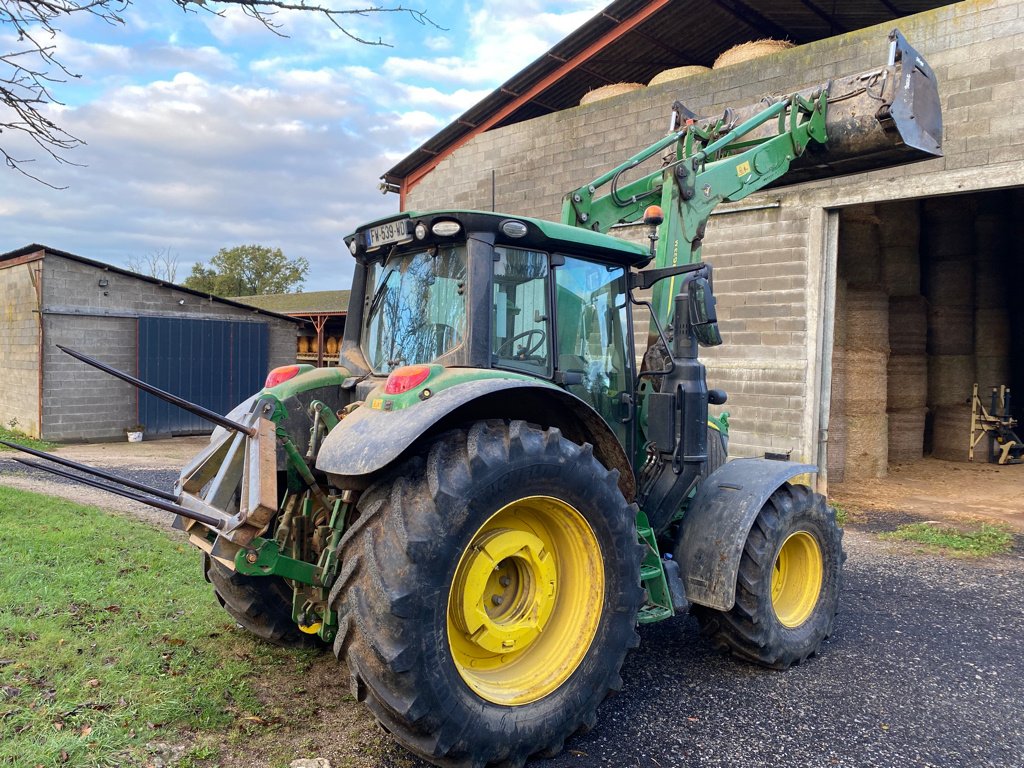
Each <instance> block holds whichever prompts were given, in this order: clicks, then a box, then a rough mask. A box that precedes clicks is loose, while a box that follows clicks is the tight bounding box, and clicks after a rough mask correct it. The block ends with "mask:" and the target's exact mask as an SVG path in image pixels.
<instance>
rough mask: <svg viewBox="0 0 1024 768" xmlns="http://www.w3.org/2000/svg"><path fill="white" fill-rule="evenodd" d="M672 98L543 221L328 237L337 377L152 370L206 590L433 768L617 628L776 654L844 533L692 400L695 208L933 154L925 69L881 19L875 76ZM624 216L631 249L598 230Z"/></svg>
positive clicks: (560, 677)
mask: <svg viewBox="0 0 1024 768" xmlns="http://www.w3.org/2000/svg"><path fill="white" fill-rule="evenodd" d="M673 115H674V125H673V129H672V132H671V133H670V134H669V135H668V136H666V137H665V138H663V139H661V140H660V141H658V142H656V143H655V144H653V145H652V146H651V147H649V148H648V149H647V150H645V151H644V152H642V153H640V154H638V155H637V156H636V157H633V158H630V159H629V160H627V161H626V162H625V163H623V164H622V165H620V166H619V167H618V168H616V169H614V170H612V171H610V172H609V173H607V174H604V175H603V176H601V177H600V178H598V179H595V180H594V181H593V182H591V183H590V184H587V185H585V186H583V187H581V188H579V189H577V190H574V191H573V192H571V193H569V194H568V195H567V196H566V198H565V204H564V210H563V216H562V221H561V222H559V223H553V222H549V221H541V220H537V219H533V218H528V217H524V216H512V215H503V214H500V213H490V212H479V211H460V210H443V211H432V212H426V213H413V212H405V213H402V214H399V215H396V216H391V217H389V218H387V219H386V220H383V221H378V222H374V223H372V224H369V225H367V226H365V227H361V228H360V229H358V230H357V231H356V232H355V233H354V234H352V235H351V236H350V237H348V238H346V243H347V245H348V248H349V250H350V252H351V254H352V257H353V258H354V260H355V276H354V279H353V283H352V294H351V304H350V308H349V316H348V322H347V326H346V332H345V338H344V343H343V346H342V348H341V351H340V365H339V367H336V368H329V369H313V368H312V367H310V366H286V367H284V368H280V369H276V370H275V371H273V372H272V373H271V376H270V378H269V379H268V381H267V386H266V388H265V389H264V390H262V391H261V392H259V393H257V394H256V395H254V396H253V397H252V398H250V399H249V400H248V401H246V402H245V403H243V404H242V405H240V406H239V407H238V408H236V409H235V410H234V411H233V412H232V413H231V414H228V415H227V416H226V417H225V416H220V415H218V414H210V413H209V412H205V411H203V409H200V408H198V407H197V406H193V405H191V404H188V403H184V401H178V400H177V399H176V398H173V396H171V395H168V394H167V393H160V392H159V391H158V390H157V391H155V393H157V394H159V396H162V397H165V398H168V399H172V402H178V404H179V405H182V406H183V407H187V408H190V409H191V410H194V411H195V412H201V413H203V414H204V415H206V416H207V417H208V418H210V419H211V420H214V421H216V423H217V424H218V425H219V426H218V428H217V429H216V430H215V432H214V434H213V436H212V438H211V441H210V444H209V446H208V447H207V448H206V449H205V450H204V451H203V452H202V453H201V454H200V455H199V456H197V457H196V458H195V459H194V460H193V461H192V462H191V463H190V464H189V465H188V466H187V467H185V469H184V470H183V472H182V474H181V478H180V480H179V482H178V484H177V487H176V489H175V491H176V492H175V493H174V494H172V495H168V497H167V498H161V499H153V498H152V495H153V494H152V492H150V494H149V496H143V498H144V499H145V500H147V501H148V502H149V503H153V504H156V505H158V506H161V507H162V508H164V509H168V510H170V511H172V512H175V513H176V515H177V517H176V522H177V524H178V526H179V527H181V528H183V529H184V530H186V531H187V532H188V534H189V536H190V538H191V541H192V542H193V543H194V544H196V545H197V546H198V547H200V548H201V549H202V550H203V559H204V570H205V575H206V577H207V579H208V580H209V581H210V582H211V583H212V585H213V588H214V590H215V592H216V594H217V597H218V598H219V600H220V601H221V603H222V604H223V605H224V607H225V609H226V610H227V611H228V612H229V613H230V614H231V615H232V616H233V617H234V618H235V619H236V620H237V621H238V623H239V624H240V625H242V626H243V627H245V628H246V629H248V630H249V631H250V632H252V633H253V634H255V635H257V636H259V637H261V638H264V639H266V640H268V641H270V642H273V643H278V644H282V645H316V644H323V645H330V646H331V647H332V648H333V651H334V653H335V654H337V656H338V659H339V660H340V661H341V662H342V663H343V664H345V665H346V666H347V668H348V670H349V672H350V675H351V681H352V689H353V692H354V695H355V696H356V698H358V700H360V701H362V702H364V703H365V704H366V705H367V706H368V707H369V708H370V709H371V710H372V712H373V713H374V715H375V716H376V717H377V718H378V720H379V721H380V723H381V724H382V725H383V726H384V727H385V728H386V729H387V730H388V731H390V732H391V733H392V734H393V735H394V737H395V738H396V739H397V740H398V741H399V742H401V743H402V744H403V745H405V746H406V747H407V748H408V749H409V750H410V751H412V752H414V753H416V754H418V755H421V756H422V757H424V758H425V759H427V760H429V761H432V762H434V763H436V764H438V765H459V766H462V765H472V766H485V765H491V764H500V765H509V766H518V765H522V764H523V763H524V762H525V761H526V760H527V758H529V757H531V756H550V755H554V754H556V753H557V752H559V751H560V750H561V749H562V747H563V744H564V742H565V740H566V738H568V737H569V736H571V735H572V734H574V733H576V732H578V731H581V730H585V729H587V728H590V727H591V726H592V725H593V724H594V721H595V712H596V710H597V707H598V706H599V705H600V704H601V702H602V701H603V700H604V699H605V697H606V696H607V695H608V693H609V692H610V691H614V690H616V689H618V688H619V687H620V686H621V685H622V678H621V677H620V668H621V666H622V663H623V660H624V658H625V656H626V654H627V653H628V652H629V650H630V649H632V648H636V647H637V645H638V644H639V635H638V634H637V625H638V623H639V624H644V623H649V622H656V621H662V620H664V619H668V618H670V617H672V616H674V615H676V614H677V613H681V612H686V611H688V610H689V611H690V612H691V613H692V614H693V615H694V616H695V617H696V619H697V621H698V622H699V623H700V626H701V629H702V631H703V633H704V634H705V635H706V636H707V637H708V638H709V640H710V641H711V643H713V644H714V645H715V646H716V647H718V648H720V649H722V650H724V651H728V652H730V653H732V654H733V655H735V656H737V657H739V658H741V659H744V660H747V661H750V662H754V663H756V664H760V665H763V666H766V667H770V668H773V669H784V668H786V667H789V666H791V665H792V664H796V663H799V662H802V661H804V660H805V659H807V658H808V657H809V656H811V655H812V654H814V653H815V652H816V651H818V650H819V648H820V647H821V644H822V642H823V641H824V640H825V639H826V638H827V637H828V636H829V634H830V632H831V631H832V626H833V620H834V616H835V614H836V610H837V605H838V601H839V593H840V585H841V579H842V566H843V560H844V554H843V550H842V546H841V531H840V529H839V528H838V527H837V525H836V522H835V517H834V514H833V512H832V510H831V509H830V507H829V506H828V505H827V504H826V502H825V499H824V498H823V497H822V496H821V495H819V494H817V493H815V492H814V491H813V490H812V489H811V488H810V487H808V486H807V485H804V484H799V483H797V482H795V479H796V478H800V477H803V478H806V477H808V476H810V475H812V474H813V473H815V472H816V471H817V468H816V467H815V466H813V465H808V464H801V463H796V462H789V461H777V460H770V459H766V458H744V459H736V460H733V461H728V462H727V461H726V454H727V445H728V419H727V415H726V414H724V413H723V414H722V415H721V416H718V417H714V416H709V404H711V405H720V404H723V403H725V401H726V394H725V393H724V392H722V391H720V390H716V389H709V388H708V386H707V382H706V375H705V368H704V365H703V364H702V363H701V362H700V360H699V355H698V352H699V349H700V348H701V347H702V346H714V345H717V344H720V343H721V341H722V339H721V336H720V334H719V331H718V325H717V317H716V309H715V299H714V294H713V275H712V266H711V265H710V264H707V263H705V262H703V261H702V260H701V255H700V246H701V241H702V238H703V236H704V227H705V224H706V222H707V218H708V215H709V214H710V212H711V210H712V209H713V208H714V206H715V205H717V204H718V203H720V202H723V201H736V200H739V199H742V198H743V197H745V196H746V195H748V194H750V193H752V192H754V191H756V190H759V189H762V188H764V187H765V186H767V185H768V184H771V183H774V182H777V180H779V179H781V178H782V177H783V176H785V175H787V174H789V176H787V180H788V179H789V178H795V179H807V178H821V177H824V176H826V175H835V174H837V173H842V172H846V171H848V170H864V169H866V168H869V167H879V166H880V165H891V164H894V163H898V162H908V161H911V160H917V159H923V158H927V157H931V156H934V155H937V154H940V149H939V137H940V135H941V118H940V114H939V109H938V98H937V91H936V85H935V79H934V76H933V74H932V72H931V70H930V69H929V68H928V66H927V64H925V63H924V61H923V59H921V57H920V56H919V55H917V54H916V52H914V51H913V49H912V48H910V47H909V46H908V45H907V43H906V41H905V40H903V38H902V37H901V36H900V35H899V34H898V33H893V35H892V36H891V52H890V60H889V63H888V64H887V65H886V66H882V67H879V68H877V69H876V70H873V71H871V72H868V73H861V74H858V75H856V76H853V77H849V78H843V79H841V80H835V81H832V82H830V83H828V84H825V85H823V86H819V87H816V88H811V89H807V90H805V91H801V92H799V93H794V94H792V95H790V96H787V97H784V98H778V99H776V100H775V101H773V102H771V103H767V102H762V103H761V104H759V105H757V106H755V107H750V108H748V109H746V110H737V111H735V112H733V111H729V112H727V113H726V114H725V115H723V116H722V117H721V118H717V119H701V118H697V117H696V116H695V115H692V114H690V113H688V112H687V111H686V110H685V108H684V107H683V106H682V105H679V104H677V105H675V107H674V110H673ZM665 153H668V158H667V160H666V161H665V162H664V164H663V167H660V168H658V169H657V170H654V171H653V172H651V173H648V174H647V175H644V176H642V177H641V178H638V179H636V180H633V181H624V180H623V175H624V174H625V173H627V172H629V171H631V170H632V169H635V168H637V167H639V166H640V165H641V164H642V163H643V162H645V161H647V160H648V159H652V158H654V159H655V160H657V158H659V157H662V156H663V155H665ZM606 188H607V190H608V191H607V193H605V191H604V190H605V189H606ZM639 221H644V222H646V223H647V224H648V225H649V227H650V230H649V231H650V237H649V240H650V243H649V244H644V245H639V244H634V243H630V242H626V241H624V240H622V239H619V238H616V237H612V236H610V235H609V234H607V233H608V230H609V229H610V228H611V227H612V226H614V225H615V224H618V223H621V222H639ZM647 289H652V297H651V301H650V302H647V301H643V300H641V299H640V298H638V292H639V291H644V290H647ZM638 308H639V309H638ZM641 310H642V311H649V312H650V320H651V324H650V327H651V329H652V330H651V332H650V335H649V340H648V346H647V349H646V351H643V354H642V358H643V362H642V363H640V364H638V358H639V357H641V355H640V354H639V353H640V352H642V350H637V349H636V348H635V347H634V343H633V338H634V334H633V317H634V312H635V311H641ZM72 354H74V355H75V356H76V357H78V358H79V359H81V360H84V361H85V362H88V363H90V364H93V365H98V366H100V367H102V368H103V369H104V370H108V371H110V372H111V373H113V374H114V375H118V376H120V377H122V378H125V379H126V380H130V381H134V383H136V384H138V385H139V386H142V387H144V388H147V391H151V392H154V390H153V389H152V388H151V387H149V386H148V385H145V384H144V383H142V382H139V381H138V380H135V379H133V378H132V377H130V376H127V375H126V374H122V373H120V372H117V371H114V370H113V369H109V368H107V367H106V366H103V365H102V364H101V363H98V361H94V360H92V359H91V358H89V357H87V356H85V355H82V354H81V353H77V352H72ZM108 479H112V478H109V477H108ZM135 488H136V490H137V491H142V492H143V493H144V492H145V491H147V490H148V489H144V488H139V487H138V486H135ZM121 492H122V493H124V494H129V495H134V496H139V494H136V493H135V492H133V491H121Z"/></svg>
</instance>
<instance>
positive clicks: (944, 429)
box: [932, 405, 971, 461]
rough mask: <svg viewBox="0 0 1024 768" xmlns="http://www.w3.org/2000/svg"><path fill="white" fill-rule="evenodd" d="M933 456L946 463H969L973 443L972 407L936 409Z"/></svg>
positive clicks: (960, 406)
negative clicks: (971, 443) (968, 458)
mask: <svg viewBox="0 0 1024 768" xmlns="http://www.w3.org/2000/svg"><path fill="white" fill-rule="evenodd" d="M934 429H935V431H934V434H933V437H932V456H934V457H935V458H937V459H944V460H946V461H967V457H968V451H969V450H970V442H971V407H970V406H969V405H943V406H940V407H939V408H937V409H935V427H934Z"/></svg>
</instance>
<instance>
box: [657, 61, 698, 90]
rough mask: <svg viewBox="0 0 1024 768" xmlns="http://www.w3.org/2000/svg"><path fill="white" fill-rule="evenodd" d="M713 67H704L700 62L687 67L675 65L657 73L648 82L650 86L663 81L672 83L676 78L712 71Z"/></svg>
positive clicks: (680, 78)
mask: <svg viewBox="0 0 1024 768" xmlns="http://www.w3.org/2000/svg"><path fill="white" fill-rule="evenodd" d="M710 71H711V67H702V66H700V65H699V64H692V65H690V66H686V67H673V68H672V69H665V70H662V71H661V72H659V73H658V74H656V75H655V76H654V77H652V78H651V82H649V83H648V84H647V87H648V88H651V87H653V86H655V85H661V84H662V83H671V82H675V81H676V80H682V79H683V78H686V77H692V76H693V75H700V74H703V73H704V72H710Z"/></svg>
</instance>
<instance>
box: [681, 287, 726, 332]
mask: <svg viewBox="0 0 1024 768" xmlns="http://www.w3.org/2000/svg"><path fill="white" fill-rule="evenodd" d="M686 288H687V291H688V293H689V299H690V300H689V305H690V327H691V328H693V335H694V336H695V337H696V338H697V343H698V344H700V345H701V346H702V347H717V346H718V345H719V344H721V343H722V334H721V333H720V332H719V330H718V312H717V311H716V310H715V303H716V302H715V294H714V292H713V291H712V290H711V282H710V281H709V280H708V279H707V278H706V277H695V278H693V279H692V280H690V281H689V283H688V284H687V286H686Z"/></svg>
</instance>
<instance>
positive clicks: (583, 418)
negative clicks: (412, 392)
mask: <svg viewBox="0 0 1024 768" xmlns="http://www.w3.org/2000/svg"><path fill="white" fill-rule="evenodd" d="M493 418H499V419H522V420H524V421H527V422H532V423H539V424H544V425H545V426H552V427H557V428H559V429H560V430H561V431H562V433H563V435H565V436H566V437H567V438H568V439H569V440H572V441H574V442H577V443H580V444H582V443H584V442H586V443H590V444H592V445H593V447H594V454H595V455H596V456H597V457H598V459H599V460H600V461H601V463H603V464H604V465H605V466H606V467H608V468H609V469H614V470H618V471H619V487H620V489H621V490H622V493H623V496H625V497H626V500H627V501H629V500H632V498H633V495H634V493H635V484H634V479H633V472H632V469H631V468H630V465H629V461H628V459H627V457H626V454H625V452H624V451H623V450H622V447H621V446H620V445H619V443H618V440H617V439H616V438H615V434H614V433H613V432H612V430H611V429H610V428H609V427H608V425H607V424H605V422H604V420H603V419H602V418H601V417H600V416H599V415H598V414H597V412H596V411H594V410H593V409H592V408H591V407H590V406H589V405H587V404H586V403H584V402H583V401H582V400H580V399H579V398H577V397H576V396H575V395H572V394H570V393H569V392H566V391H564V390H562V389H559V388H558V387H555V386H553V385H548V384H543V383H538V382H534V381H529V380H521V379H502V378H491V379H479V380H476V381H470V382H466V383H462V384H457V385H455V386H453V387H450V388H448V389H442V390H440V391H437V392H435V393H434V394H433V395H432V396H431V397H430V398H429V399H426V400H421V401H420V402H419V403H417V404H416V405H414V406H411V407H408V408H402V409H396V410H393V411H387V410H384V409H379V410H378V409H374V408H373V407H372V406H371V405H369V404H367V405H364V406H362V407H360V408H357V409H356V410H355V411H353V412H352V413H351V414H350V415H348V416H346V417H345V418H344V419H343V420H342V421H341V423H339V424H338V426H336V427H335V428H334V429H332V430H331V433H330V434H329V435H327V437H326V438H325V439H324V442H323V445H322V446H321V447H320V452H319V454H318V455H317V460H316V467H317V469H319V470H320V471H322V472H326V473H327V474H328V475H331V476H334V477H335V478H336V479H337V480H336V481H338V482H341V480H340V478H346V479H347V480H346V481H345V482H347V483H351V482H352V480H353V479H354V478H358V477H364V478H365V477H369V476H371V475H372V474H373V473H375V472H378V471H380V470H381V469H383V468H384V467H387V466H388V465H390V464H391V463H392V462H394V461H395V460H396V459H398V457H399V456H401V455H402V454H403V453H404V452H405V451H406V450H407V449H408V448H410V447H411V446H413V445H414V444H416V443H417V441H419V440H420V439H421V438H423V437H424V436H427V435H429V434H432V433H434V432H436V431H438V430H441V429H446V428H451V427H453V426H458V425H459V424H461V423H463V422H467V421H477V420H480V419H493Z"/></svg>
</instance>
